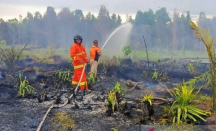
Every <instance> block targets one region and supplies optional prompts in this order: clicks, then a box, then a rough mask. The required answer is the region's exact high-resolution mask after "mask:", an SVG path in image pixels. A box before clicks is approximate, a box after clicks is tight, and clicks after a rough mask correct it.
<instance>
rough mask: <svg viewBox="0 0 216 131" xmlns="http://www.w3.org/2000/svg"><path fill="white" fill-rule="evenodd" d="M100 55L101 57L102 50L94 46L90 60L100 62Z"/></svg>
mask: <svg viewBox="0 0 216 131" xmlns="http://www.w3.org/2000/svg"><path fill="white" fill-rule="evenodd" d="M100 55H101V50H100V48H98V47H96V46H92V47H91V48H90V60H95V61H98V59H99V56H100Z"/></svg>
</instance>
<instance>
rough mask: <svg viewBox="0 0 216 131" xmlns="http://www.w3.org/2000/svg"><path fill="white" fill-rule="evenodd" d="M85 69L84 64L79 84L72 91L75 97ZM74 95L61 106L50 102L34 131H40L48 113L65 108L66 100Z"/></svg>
mask: <svg viewBox="0 0 216 131" xmlns="http://www.w3.org/2000/svg"><path fill="white" fill-rule="evenodd" d="M85 67H86V64H85V65H84V68H83V70H82V74H81V77H80V80H79V83H78V84H77V86H76V88H75V90H74V94H75V95H76V93H77V90H78V87H79V85H80V82H81V80H82V77H83V74H84V72H85ZM74 94H71V95H70V96H69V98H68V99H67V100H66V101H65V102H64V104H61V105H54V101H53V102H52V105H51V106H50V108H49V109H48V110H47V112H46V114H45V115H44V116H43V119H42V121H41V122H40V124H39V126H38V128H37V130H36V131H40V129H41V127H42V125H43V123H44V121H45V119H46V117H47V115H48V114H49V113H50V111H51V110H52V109H53V108H61V107H64V106H66V105H67V104H68V100H69V99H71V98H72V97H73V95H74Z"/></svg>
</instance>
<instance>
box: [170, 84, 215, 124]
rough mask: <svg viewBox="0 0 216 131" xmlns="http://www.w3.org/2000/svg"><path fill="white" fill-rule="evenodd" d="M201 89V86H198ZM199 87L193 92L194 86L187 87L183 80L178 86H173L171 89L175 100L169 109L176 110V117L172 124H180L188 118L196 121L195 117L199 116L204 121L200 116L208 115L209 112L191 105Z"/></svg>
mask: <svg viewBox="0 0 216 131" xmlns="http://www.w3.org/2000/svg"><path fill="white" fill-rule="evenodd" d="M200 89H201V88H200ZM200 89H199V90H198V91H196V92H194V88H192V87H188V86H187V85H186V84H185V83H184V82H183V85H182V86H181V87H180V88H174V89H173V90H172V92H173V94H174V97H175V102H174V103H173V105H172V107H171V110H172V111H174V110H177V118H176V116H175V117H174V118H173V124H174V123H176V119H177V123H176V124H182V123H184V122H187V120H188V119H191V120H193V121H194V122H197V119H196V118H200V119H201V120H203V121H205V119H204V118H203V117H202V116H208V115H210V114H211V112H206V111H203V110H201V109H199V108H197V107H195V106H193V105H191V101H192V100H193V99H194V98H195V97H196V96H197V94H198V93H199V91H200Z"/></svg>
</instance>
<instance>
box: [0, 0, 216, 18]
mask: <svg viewBox="0 0 216 131" xmlns="http://www.w3.org/2000/svg"><path fill="white" fill-rule="evenodd" d="M101 5H105V6H106V8H107V9H108V11H109V12H110V15H111V14H112V13H116V14H119V15H120V16H121V17H122V20H123V22H124V21H125V20H126V13H128V14H129V15H132V17H133V18H135V15H136V12H137V11H138V10H141V11H147V10H148V9H149V8H151V9H153V11H156V10H158V9H160V8H161V7H166V8H167V11H168V12H169V15H170V16H172V13H173V10H174V8H176V9H177V12H181V13H182V12H185V11H190V12H191V15H192V18H194V19H197V17H198V15H199V13H200V12H201V11H203V12H205V13H206V15H207V17H209V18H211V17H212V16H213V15H216V9H215V5H216V4H215V0H0V9H1V11H0V18H3V19H4V20H8V19H12V18H18V17H19V15H22V16H23V17H25V16H26V14H27V12H30V13H33V14H34V12H36V11H39V12H40V13H42V14H44V12H45V11H46V8H47V6H52V7H54V8H55V10H56V12H59V11H60V10H61V8H63V7H68V8H69V9H71V10H75V9H81V10H82V11H83V13H84V15H85V14H87V13H88V12H91V13H93V14H94V15H96V16H97V15H98V11H99V9H100V6H101Z"/></svg>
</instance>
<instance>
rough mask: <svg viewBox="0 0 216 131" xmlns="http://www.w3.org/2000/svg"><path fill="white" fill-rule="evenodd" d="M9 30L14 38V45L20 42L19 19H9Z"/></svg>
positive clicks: (12, 38)
mask: <svg viewBox="0 0 216 131" xmlns="http://www.w3.org/2000/svg"><path fill="white" fill-rule="evenodd" d="M8 32H9V36H10V38H11V40H12V45H14V44H16V43H17V42H18V37H19V32H18V20H17V19H10V20H8Z"/></svg>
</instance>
